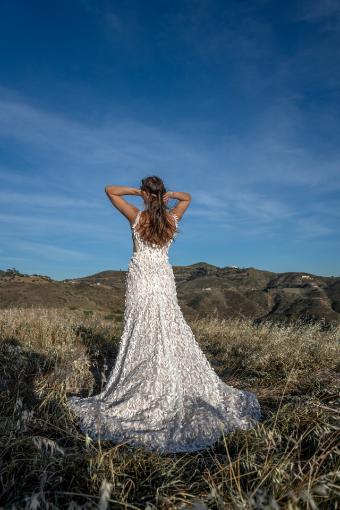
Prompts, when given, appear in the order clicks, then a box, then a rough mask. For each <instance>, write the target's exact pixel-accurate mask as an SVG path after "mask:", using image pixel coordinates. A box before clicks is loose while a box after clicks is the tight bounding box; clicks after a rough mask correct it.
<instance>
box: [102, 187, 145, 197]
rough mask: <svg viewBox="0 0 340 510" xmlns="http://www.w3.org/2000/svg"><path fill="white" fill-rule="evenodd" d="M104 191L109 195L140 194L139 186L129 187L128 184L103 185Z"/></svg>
mask: <svg viewBox="0 0 340 510" xmlns="http://www.w3.org/2000/svg"><path fill="white" fill-rule="evenodd" d="M105 193H107V194H110V195H118V196H121V195H140V196H141V195H142V191H141V190H140V189H139V188H131V187H130V186H105Z"/></svg>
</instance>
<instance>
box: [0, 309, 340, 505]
mask: <svg viewBox="0 0 340 510" xmlns="http://www.w3.org/2000/svg"><path fill="white" fill-rule="evenodd" d="M190 326H191V328H192V329H193V331H194V333H195V336H196V339H197V340H198V342H199V343H200V345H201V347H202V349H203V350H204V352H205V353H206V355H207V357H208V359H209V361H210V362H211V363H212V365H213V367H214V368H215V370H216V372H217V373H218V374H219V375H220V377H221V378H222V379H223V380H224V381H225V382H226V383H228V384H230V385H233V386H236V387H238V388H240V389H247V390H250V391H253V392H254V393H256V395H257V396H258V398H259V401H260V404H261V406H262V409H263V420H262V421H261V422H260V423H259V424H258V426H256V427H255V428H254V429H252V430H249V431H242V430H239V431H235V432H233V433H231V434H227V435H224V436H222V437H221V439H220V440H219V441H218V442H217V443H216V444H215V445H214V448H208V449H206V450H204V451H201V452H199V453H196V454H193V453H190V454H188V453H187V454H172V455H161V456H158V455H157V454H156V453H150V452H146V451H144V450H143V449H139V448H134V447H131V446H129V445H127V444H119V445H116V444H113V443H111V442H109V441H102V442H99V443H94V442H93V441H92V440H91V439H90V438H89V437H87V436H84V435H83V434H81V433H80V432H79V430H78V429H77V427H76V423H75V419H74V417H73V415H72V414H71V412H70V410H69V407H68V406H67V403H66V397H67V396H68V395H69V394H74V393H79V394H82V395H83V396H87V395H89V394H91V393H97V392H99V391H100V389H101V387H102V386H103V385H104V384H105V381H106V377H107V376H108V374H109V372H110V370H111V368H112V366H113V364H114V361H115V357H116V354H117V350H118V346H119V339H120V335H121V333H122V328H123V323H122V322H115V321H113V320H111V319H107V320H105V319H103V318H101V316H99V315H96V314H95V313H93V314H87V315H84V314H82V313H80V312H77V311H66V310H65V311H64V310H60V309H34V308H32V309H20V308H12V309H7V310H1V311H0V339H1V342H0V356H1V359H0V369H1V378H0V384H1V402H0V406H1V422H0V427H1V430H0V450H1V453H0V455H1V459H0V460H1V467H0V470H1V471H0V473H1V478H0V480H1V484H0V486H2V488H1V501H0V505H1V507H6V508H74V509H75V508H82V509H83V508H91V509H92V508H102V509H104V508H127V509H128V508H148V509H150V510H151V509H158V508H160V509H172V508H186V507H188V508H189V504H190V503H193V506H192V508H196V509H197V510H198V509H204V508H212V509H215V508H216V509H222V508H223V509H224V508H235V509H239V508H240V509H243V508H244V509H248V508H249V509H253V508H254V509H277V508H291V509H300V508H301V509H303V508H306V509H311V510H314V509H316V508H322V509H331V508H337V506H336V504H337V503H336V502H337V500H338V499H339V491H338V489H337V484H338V483H339V472H338V471H337V469H338V458H339V457H338V456H339V449H338V446H337V439H338V434H339V407H338V401H337V395H338V394H339V385H338V375H339V361H338V360H339V338H340V327H335V326H334V327H333V328H331V329H329V330H327V331H324V330H323V329H322V328H321V327H320V324H314V325H306V324H303V323H299V322H297V323H295V324H292V325H289V326H279V325H274V324H270V323H268V324H263V325H260V326H254V325H252V322H251V321H250V320H247V319H230V320H221V319H218V318H216V317H211V318H210V319H200V320H196V321H192V322H191V323H190ZM71 502H72V503H71Z"/></svg>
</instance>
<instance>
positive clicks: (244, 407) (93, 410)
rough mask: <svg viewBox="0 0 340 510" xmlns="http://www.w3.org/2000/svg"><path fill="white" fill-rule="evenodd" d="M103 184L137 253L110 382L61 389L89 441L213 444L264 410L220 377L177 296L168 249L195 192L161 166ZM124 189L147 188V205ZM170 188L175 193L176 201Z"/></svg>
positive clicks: (187, 447)
mask: <svg viewBox="0 0 340 510" xmlns="http://www.w3.org/2000/svg"><path fill="white" fill-rule="evenodd" d="M105 192H106V194H107V196H108V197H109V199H110V200H111V202H112V204H113V205H114V206H115V207H116V208H117V209H118V210H119V211H120V212H121V213H122V214H123V215H124V216H125V217H126V218H127V219H128V220H129V222H130V226H131V234H132V243H133V244H132V246H133V254H132V257H131V260H130V262H129V265H128V271H127V275H126V291H125V311H124V330H123V333H122V336H121V339H120V345H119V350H118V355H117V359H116V362H115V366H114V368H113V369H112V370H111V373H110V376H109V378H108V380H107V383H106V386H105V387H104V389H103V391H102V392H101V393H99V394H97V395H94V396H91V397H87V398H81V397H79V396H71V397H68V399H67V400H68V403H69V405H70V407H71V409H72V411H73V412H74V414H75V415H76V416H77V418H78V419H79V427H80V429H81V431H82V432H83V433H87V434H88V435H89V436H90V437H91V438H92V439H93V440H95V441H96V440H98V439H101V440H104V439H106V440H107V439H108V440H112V441H114V442H115V443H118V442H126V443H128V444H130V445H132V446H135V447H144V448H145V449H147V450H154V451H157V452H159V453H176V452H194V451H197V450H201V449H203V448H206V447H209V446H212V445H213V444H214V443H215V442H216V441H217V440H218V439H219V438H220V437H221V435H222V432H231V431H233V430H235V429H250V428H253V427H254V426H255V425H256V423H257V421H259V420H260V419H261V409H260V405H259V403H258V400H257V398H256V396H255V395H254V394H253V393H250V392H247V391H242V390H238V389H236V388H234V387H232V386H228V385H227V384H225V383H224V382H223V381H222V380H221V379H220V378H219V376H218V375H217V373H216V372H215V371H214V369H213V368H212V366H211V365H210V363H209V361H208V359H207V358H206V356H205V354H204V353H203V351H202V350H201V348H200V346H199V344H198V343H197V341H196V339H195V337H194V334H193V332H192V330H191V328H190V327H189V325H188V324H187V322H186V321H185V319H184V316H183V314H182V311H181V308H180V306H179V304H178V301H177V293H176V283H175V278H174V273H173V269H172V266H171V264H170V263H169V258H168V251H169V248H170V246H171V244H172V242H173V241H174V239H175V238H176V236H177V233H178V222H179V221H180V219H181V218H182V216H183V214H184V213H185V211H186V210H187V208H188V207H189V205H190V201H191V195H190V194H189V193H184V192H173V191H166V189H165V186H164V183H163V181H162V179H160V178H159V177H157V176H150V177H146V178H145V179H142V181H141V187H140V189H136V188H129V187H125V186H107V187H106V188H105ZM123 195H139V196H141V197H143V200H144V206H145V207H144V209H143V210H142V211H141V210H138V208H137V207H135V206H134V205H132V204H130V203H129V202H127V201H126V200H125V199H124V198H123ZM170 198H174V199H177V200H178V202H177V203H176V205H175V207H174V208H173V209H172V210H169V208H168V205H167V203H168V201H169V199H170Z"/></svg>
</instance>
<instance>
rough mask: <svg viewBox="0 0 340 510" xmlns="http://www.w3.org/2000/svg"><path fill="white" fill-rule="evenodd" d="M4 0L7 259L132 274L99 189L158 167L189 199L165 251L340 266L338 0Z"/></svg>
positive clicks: (0, 179) (126, 231) (0, 256)
mask: <svg viewBox="0 0 340 510" xmlns="http://www.w3.org/2000/svg"><path fill="white" fill-rule="evenodd" d="M0 11H1V15H0V40H1V44H0V58H1V63H2V65H1V68H0V155H1V157H0V230H1V232H0V235H1V244H0V268H1V269H6V268H10V267H15V268H17V269H18V270H20V271H21V272H23V273H29V274H32V273H38V274H45V275H49V276H51V277H52V278H55V279H63V278H72V277H80V276H85V275H88V274H93V273H95V272H99V271H103V270H108V269H124V270H126V269H127V266H128V262H129V260H130V257H131V255H132V240H131V231H130V226H129V222H128V220H127V219H126V218H125V217H124V216H123V215H122V214H121V213H119V211H118V210H117V209H115V208H114V207H113V206H112V204H111V203H110V202H109V200H108V198H107V196H106V195H105V193H104V188H105V186H106V185H110V184H111V185H127V186H133V187H139V185H140V181H141V179H142V178H143V177H146V176H147V175H153V174H156V175H159V176H160V177H162V178H163V180H164V183H165V186H166V188H167V189H168V190H175V191H176V190H177V191H187V192H190V194H191V196H192V202H191V205H190V207H189V209H188V210H187V212H186V214H185V215H184V217H183V219H182V220H181V222H180V229H181V232H180V234H179V235H178V237H177V239H176V241H175V243H174V244H173V245H172V247H171V249H170V253H169V259H170V262H171V263H172V264H173V265H187V264H193V263H195V262H201V261H205V262H208V263H210V264H215V265H217V266H220V267H224V266H230V265H235V266H239V267H256V268H258V269H266V270H270V271H276V272H285V271H305V272H310V273H314V274H319V275H326V276H327V275H337V276H339V275H340V256H339V253H340V233H339V232H340V230H339V224H340V221H339V220H340V200H339V199H340V90H339V88H340V0H323V2H320V1H319V0H308V1H307V0H301V1H299V0H298V1H287V2H277V1H274V0H273V1H269V0H268V1H267V0H257V1H256V0H255V1H240V0H237V1H228V2H225V1H222V2H219V1H215V0H204V1H203V0H199V1H193V0H192V1H187V0H181V1H180V2H177V1H171V2H154V1H149V2H142V1H131V2H120V1H109V0H103V1H100V0H98V1H92V0H69V1H67V2H66V1H64V0H59V1H58V2H54V1H52V2H43V1H35V0H33V1H32V2H29V3H27V2H26V1H24V0H22V1H18V0H3V1H2V2H1V7H0ZM126 199H127V200H129V201H131V203H134V204H135V205H136V206H138V207H140V208H143V203H142V199H141V198H139V197H126ZM174 204H175V201H172V202H171V205H174Z"/></svg>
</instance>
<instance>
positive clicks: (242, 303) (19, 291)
mask: <svg viewBox="0 0 340 510" xmlns="http://www.w3.org/2000/svg"><path fill="white" fill-rule="evenodd" d="M173 270H174V275H175V280H176V287H177V294H178V301H179V304H180V306H181V308H182V311H183V314H184V315H185V316H186V318H188V319H189V318H190V319H195V318H198V317H206V316H210V315H217V316H220V317H221V318H229V317H246V318H251V319H253V320H254V322H255V323H259V322H263V321H266V320H270V321H279V322H282V321H284V322H287V321H291V320H296V319H300V320H305V321H307V322H313V321H320V320H323V321H324V323H325V325H327V324H331V323H334V324H339V323H340V277H335V276H329V277H326V276H317V275H313V274H310V273H302V272H286V273H275V272H272V271H265V270H260V269H256V268H254V267H248V268H239V267H235V266H232V267H230V266H226V267H217V266H214V265H212V264H207V263H205V262H198V263H195V264H192V265H189V266H173ZM125 278H126V271H115V270H107V271H101V272H99V273H96V274H93V275H89V276H84V277H81V278H73V279H66V280H60V281H58V280H53V279H52V278H50V277H48V276H42V275H37V274H34V275H26V274H21V273H19V272H18V271H16V270H7V271H0V308H8V307H12V306H20V307H32V306H33V307H34V306H46V307H65V308H68V309H71V310H83V311H85V312H88V313H91V312H94V311H97V312H102V313H103V314H111V315H112V317H116V318H119V317H122V314H123V312H124V296H125Z"/></svg>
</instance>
